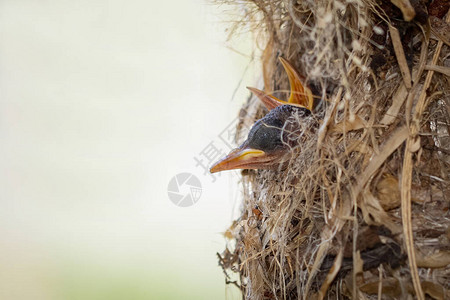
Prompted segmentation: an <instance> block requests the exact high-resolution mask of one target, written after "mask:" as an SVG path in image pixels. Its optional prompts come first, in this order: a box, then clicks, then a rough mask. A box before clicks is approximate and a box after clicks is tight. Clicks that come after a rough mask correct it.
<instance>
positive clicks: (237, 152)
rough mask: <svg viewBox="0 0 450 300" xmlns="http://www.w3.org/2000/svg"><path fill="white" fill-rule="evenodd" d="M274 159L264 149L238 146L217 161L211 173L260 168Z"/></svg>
mask: <svg viewBox="0 0 450 300" xmlns="http://www.w3.org/2000/svg"><path fill="white" fill-rule="evenodd" d="M272 160H273V157H271V156H270V155H267V154H266V153H265V152H264V151H262V150H258V149H251V148H244V149H241V148H237V149H234V150H233V151H231V152H230V154H228V155H227V156H225V157H224V158H223V159H221V160H219V161H218V162H217V163H215V164H214V165H213V166H212V167H211V169H210V172H211V173H216V172H220V171H225V170H234V169H259V168H261V167H263V166H264V165H266V164H268V163H269V162H270V161H272Z"/></svg>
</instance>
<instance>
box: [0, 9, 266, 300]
mask: <svg viewBox="0 0 450 300" xmlns="http://www.w3.org/2000/svg"><path fill="white" fill-rule="evenodd" d="M229 9H230V8H229V7H228V8H226V7H224V6H217V5H213V4H211V3H207V2H205V1H193V0H190V1H181V0H179V1H146V0H145V1H144V0H132V1H125V0H110V1H108V0H97V1H95V0H94V1H92V0H90V1H86V0H78V1H73V0H70V1H66V0H58V1H56V0H53V1H52V0H42V1H34V0H33V1H31V0H28V1H27V0H21V1H17V0H2V1H0V139H1V147H0V204H1V209H0V269H1V270H0V299H239V295H238V293H237V291H236V288H234V287H232V286H228V287H227V286H225V283H224V282H225V280H224V276H223V273H222V270H221V269H220V268H219V267H218V266H217V257H216V254H215V253H216V252H221V251H223V249H224V247H225V239H224V238H223V236H222V233H223V232H224V231H225V230H226V228H227V227H228V226H229V224H231V221H232V220H233V218H234V217H235V216H236V215H235V213H236V211H237V210H238V209H239V189H238V188H237V185H236V182H237V177H236V176H235V175H233V173H228V174H227V173H224V174H222V175H220V176H219V177H217V178H216V180H215V181H213V178H212V177H210V176H209V175H208V174H206V173H205V172H204V170H203V169H202V168H201V167H200V166H198V165H196V163H195V161H194V157H197V156H199V154H200V153H201V152H202V150H204V149H205V147H206V146H207V145H208V144H209V143H210V142H211V141H217V140H218V136H219V134H220V133H221V132H222V131H223V130H224V128H227V126H228V125H229V124H230V121H231V120H232V119H233V118H235V116H236V114H237V111H238V108H239V107H240V105H241V104H242V101H244V100H245V98H246V97H247V95H248V94H247V91H246V90H245V88H244V87H245V85H254V82H255V81H256V80H255V78H254V77H253V74H257V73H258V72H256V71H255V70H254V68H255V66H254V64H253V63H251V58H250V56H251V52H252V46H251V37H250V36H249V35H246V34H242V35H241V36H240V37H239V38H237V39H236V40H234V42H233V43H230V42H227V33H226V28H229V27H230V23H229V21H230V20H232V19H236V18H239V16H240V12H239V10H237V11H233V9H231V10H229ZM233 14H234V15H233ZM230 47H232V48H234V50H237V51H234V50H233V51H232V50H230ZM235 91H237V93H236V94H235V95H234V92H235ZM233 95H234V97H233ZM221 147H222V149H221V150H222V151H223V152H227V151H228V149H227V148H223V145H222V146H221ZM182 172H189V173H192V174H194V175H195V176H197V177H198V178H199V180H200V181H201V183H202V188H203V189H202V195H201V198H200V200H199V201H198V202H197V203H196V204H195V205H193V206H191V207H186V208H182V207H177V206H176V205H174V204H173V203H172V202H170V200H169V198H168V194H167V185H168V183H169V181H170V179H171V178H172V177H173V176H175V175H176V174H178V173H182ZM233 212H234V213H233Z"/></svg>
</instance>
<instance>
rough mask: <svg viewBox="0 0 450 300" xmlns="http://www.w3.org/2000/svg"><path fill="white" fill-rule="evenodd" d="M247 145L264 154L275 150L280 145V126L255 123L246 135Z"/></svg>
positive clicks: (260, 122)
mask: <svg viewBox="0 0 450 300" xmlns="http://www.w3.org/2000/svg"><path fill="white" fill-rule="evenodd" d="M248 145H249V146H250V147H251V148H253V149H259V150H263V151H265V152H270V151H274V150H276V149H277V148H278V147H279V146H280V145H282V141H281V126H280V127H279V126H275V125H268V124H265V123H264V122H262V121H261V120H260V121H258V122H256V123H255V125H254V126H253V128H252V129H251V130H250V132H249V134H248Z"/></svg>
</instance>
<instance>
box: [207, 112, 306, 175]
mask: <svg viewBox="0 0 450 300" xmlns="http://www.w3.org/2000/svg"><path fill="white" fill-rule="evenodd" d="M310 114H311V112H310V111H309V110H308V109H306V108H302V107H296V106H292V105H281V106H278V107H276V108H274V109H272V110H271V111H270V112H269V113H268V114H267V115H266V116H265V117H264V118H262V119H260V120H258V121H257V122H256V123H255V124H254V125H253V127H252V128H251V130H250V132H249V134H248V137H247V140H246V141H245V142H244V143H243V144H242V145H241V146H240V147H239V148H237V149H234V150H233V151H231V152H230V153H229V154H228V155H227V156H226V157H224V158H223V159H221V160H220V161H218V162H217V163H215V164H214V165H213V166H212V168H211V170H210V171H211V173H215V172H220V171H225V170H233V169H269V168H273V167H274V166H276V165H277V164H278V163H280V162H282V161H283V159H284V157H285V155H286V154H287V153H289V149H290V148H291V147H295V145H296V144H297V143H298V134H299V128H298V121H297V120H298V118H302V117H307V116H309V115H310Z"/></svg>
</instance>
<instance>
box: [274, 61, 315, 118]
mask: <svg viewBox="0 0 450 300" xmlns="http://www.w3.org/2000/svg"><path fill="white" fill-rule="evenodd" d="M280 61H281V64H282V65H283V67H284V70H285V71H286V73H287V75H288V79H289V84H290V85H291V95H290V96H289V100H288V103H289V104H299V105H300V106H303V107H306V108H307V109H309V110H312V109H313V105H314V103H313V101H314V98H313V95H312V92H311V90H310V89H309V88H308V87H305V86H303V83H302V81H305V78H304V77H303V76H301V75H300V74H298V73H297V71H296V70H295V69H294V67H293V66H292V65H291V64H290V63H289V62H288V61H287V60H285V59H284V58H282V57H280Z"/></svg>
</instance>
